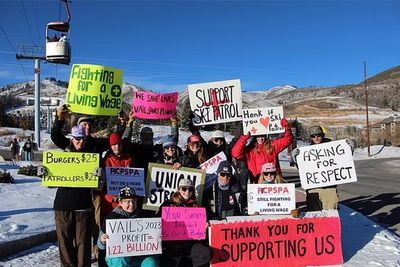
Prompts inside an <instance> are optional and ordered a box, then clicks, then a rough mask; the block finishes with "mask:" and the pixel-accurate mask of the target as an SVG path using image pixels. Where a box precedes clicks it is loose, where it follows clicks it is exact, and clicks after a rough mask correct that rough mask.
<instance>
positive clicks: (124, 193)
mask: <svg viewBox="0 0 400 267" xmlns="http://www.w3.org/2000/svg"><path fill="white" fill-rule="evenodd" d="M134 197H136V192H135V189H133V188H130V187H129V186H125V187H124V188H121V190H119V194H118V200H122V199H126V198H134Z"/></svg>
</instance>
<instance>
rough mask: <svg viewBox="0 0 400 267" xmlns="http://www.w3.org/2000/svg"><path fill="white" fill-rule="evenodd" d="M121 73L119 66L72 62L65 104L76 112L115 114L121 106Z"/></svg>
mask: <svg viewBox="0 0 400 267" xmlns="http://www.w3.org/2000/svg"><path fill="white" fill-rule="evenodd" d="M122 77H123V71H122V70H119V69H115V68H111V67H106V66H98V65H87V64H74V65H73V66H72V69H71V75H70V78H69V85H68V91H67V95H66V98H67V99H66V104H69V105H70V107H69V109H70V110H71V111H72V112H75V113H82V114H89V115H106V116H116V115H117V114H118V112H119V111H120V110H121V109H122Z"/></svg>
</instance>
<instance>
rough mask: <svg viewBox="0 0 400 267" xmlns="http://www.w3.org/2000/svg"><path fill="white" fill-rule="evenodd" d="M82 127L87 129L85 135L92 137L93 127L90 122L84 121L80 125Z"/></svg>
mask: <svg viewBox="0 0 400 267" xmlns="http://www.w3.org/2000/svg"><path fill="white" fill-rule="evenodd" d="M79 125H80V126H82V127H83V129H85V134H86V135H90V131H91V130H92V127H91V125H90V122H88V121H83V122H81V123H80V124H79Z"/></svg>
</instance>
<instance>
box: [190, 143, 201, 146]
mask: <svg viewBox="0 0 400 267" xmlns="http://www.w3.org/2000/svg"><path fill="white" fill-rule="evenodd" d="M189 146H198V147H199V146H200V143H199V142H193V143H189Z"/></svg>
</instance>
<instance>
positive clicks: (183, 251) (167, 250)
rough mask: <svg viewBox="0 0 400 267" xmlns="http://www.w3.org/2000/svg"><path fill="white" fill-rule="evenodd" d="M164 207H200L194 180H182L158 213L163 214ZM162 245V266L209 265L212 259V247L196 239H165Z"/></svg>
mask: <svg viewBox="0 0 400 267" xmlns="http://www.w3.org/2000/svg"><path fill="white" fill-rule="evenodd" d="M163 207H200V204H199V203H198V202H197V199H196V194H195V190H194V184H193V182H192V181H190V180H189V179H182V180H180V181H179V184H178V190H177V191H176V192H175V193H174V194H173V195H172V197H171V198H170V199H169V200H166V201H165V202H164V203H163V204H161V206H160V209H159V210H158V212H157V215H159V216H161V214H162V208H163ZM162 247H163V253H162V255H161V258H160V265H161V266H166V267H169V266H182V267H183V266H185V267H186V266H203V265H206V266H208V265H207V264H208V263H209V262H210V260H211V250H210V248H209V247H208V246H207V245H204V244H202V243H200V242H199V241H196V240H178V241H163V244H162Z"/></svg>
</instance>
